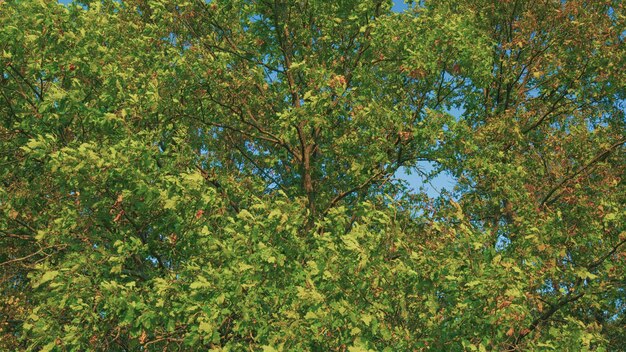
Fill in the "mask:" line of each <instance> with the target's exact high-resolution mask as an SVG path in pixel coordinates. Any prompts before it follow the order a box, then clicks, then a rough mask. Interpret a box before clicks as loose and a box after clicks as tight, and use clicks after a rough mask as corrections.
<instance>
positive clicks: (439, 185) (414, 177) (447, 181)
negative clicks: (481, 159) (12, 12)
mask: <svg viewBox="0 0 626 352" xmlns="http://www.w3.org/2000/svg"><path fill="white" fill-rule="evenodd" d="M59 2H60V3H62V4H67V3H70V2H71V0H59ZM392 9H393V11H395V12H402V11H404V10H406V9H407V5H406V4H405V3H404V1H402V0H394V1H393V8H392ZM418 167H419V169H420V170H422V171H423V172H426V173H428V172H430V171H432V170H433V165H431V164H429V163H426V162H422V163H420V164H418ZM396 177H398V178H400V179H402V180H405V181H407V182H408V184H409V186H410V187H411V188H413V189H415V190H419V189H420V188H423V190H424V191H425V192H426V193H427V194H428V195H429V196H431V197H436V196H438V195H439V193H440V192H441V191H442V190H443V189H447V190H449V191H452V188H453V187H454V184H455V180H454V178H453V177H451V176H450V175H447V174H441V175H438V176H437V177H435V178H434V179H433V180H431V182H429V183H424V182H423V179H422V177H421V176H420V175H419V174H418V173H417V172H412V173H411V175H409V174H408V173H407V170H405V169H404V168H403V169H401V170H399V171H398V172H397V173H396Z"/></svg>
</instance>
